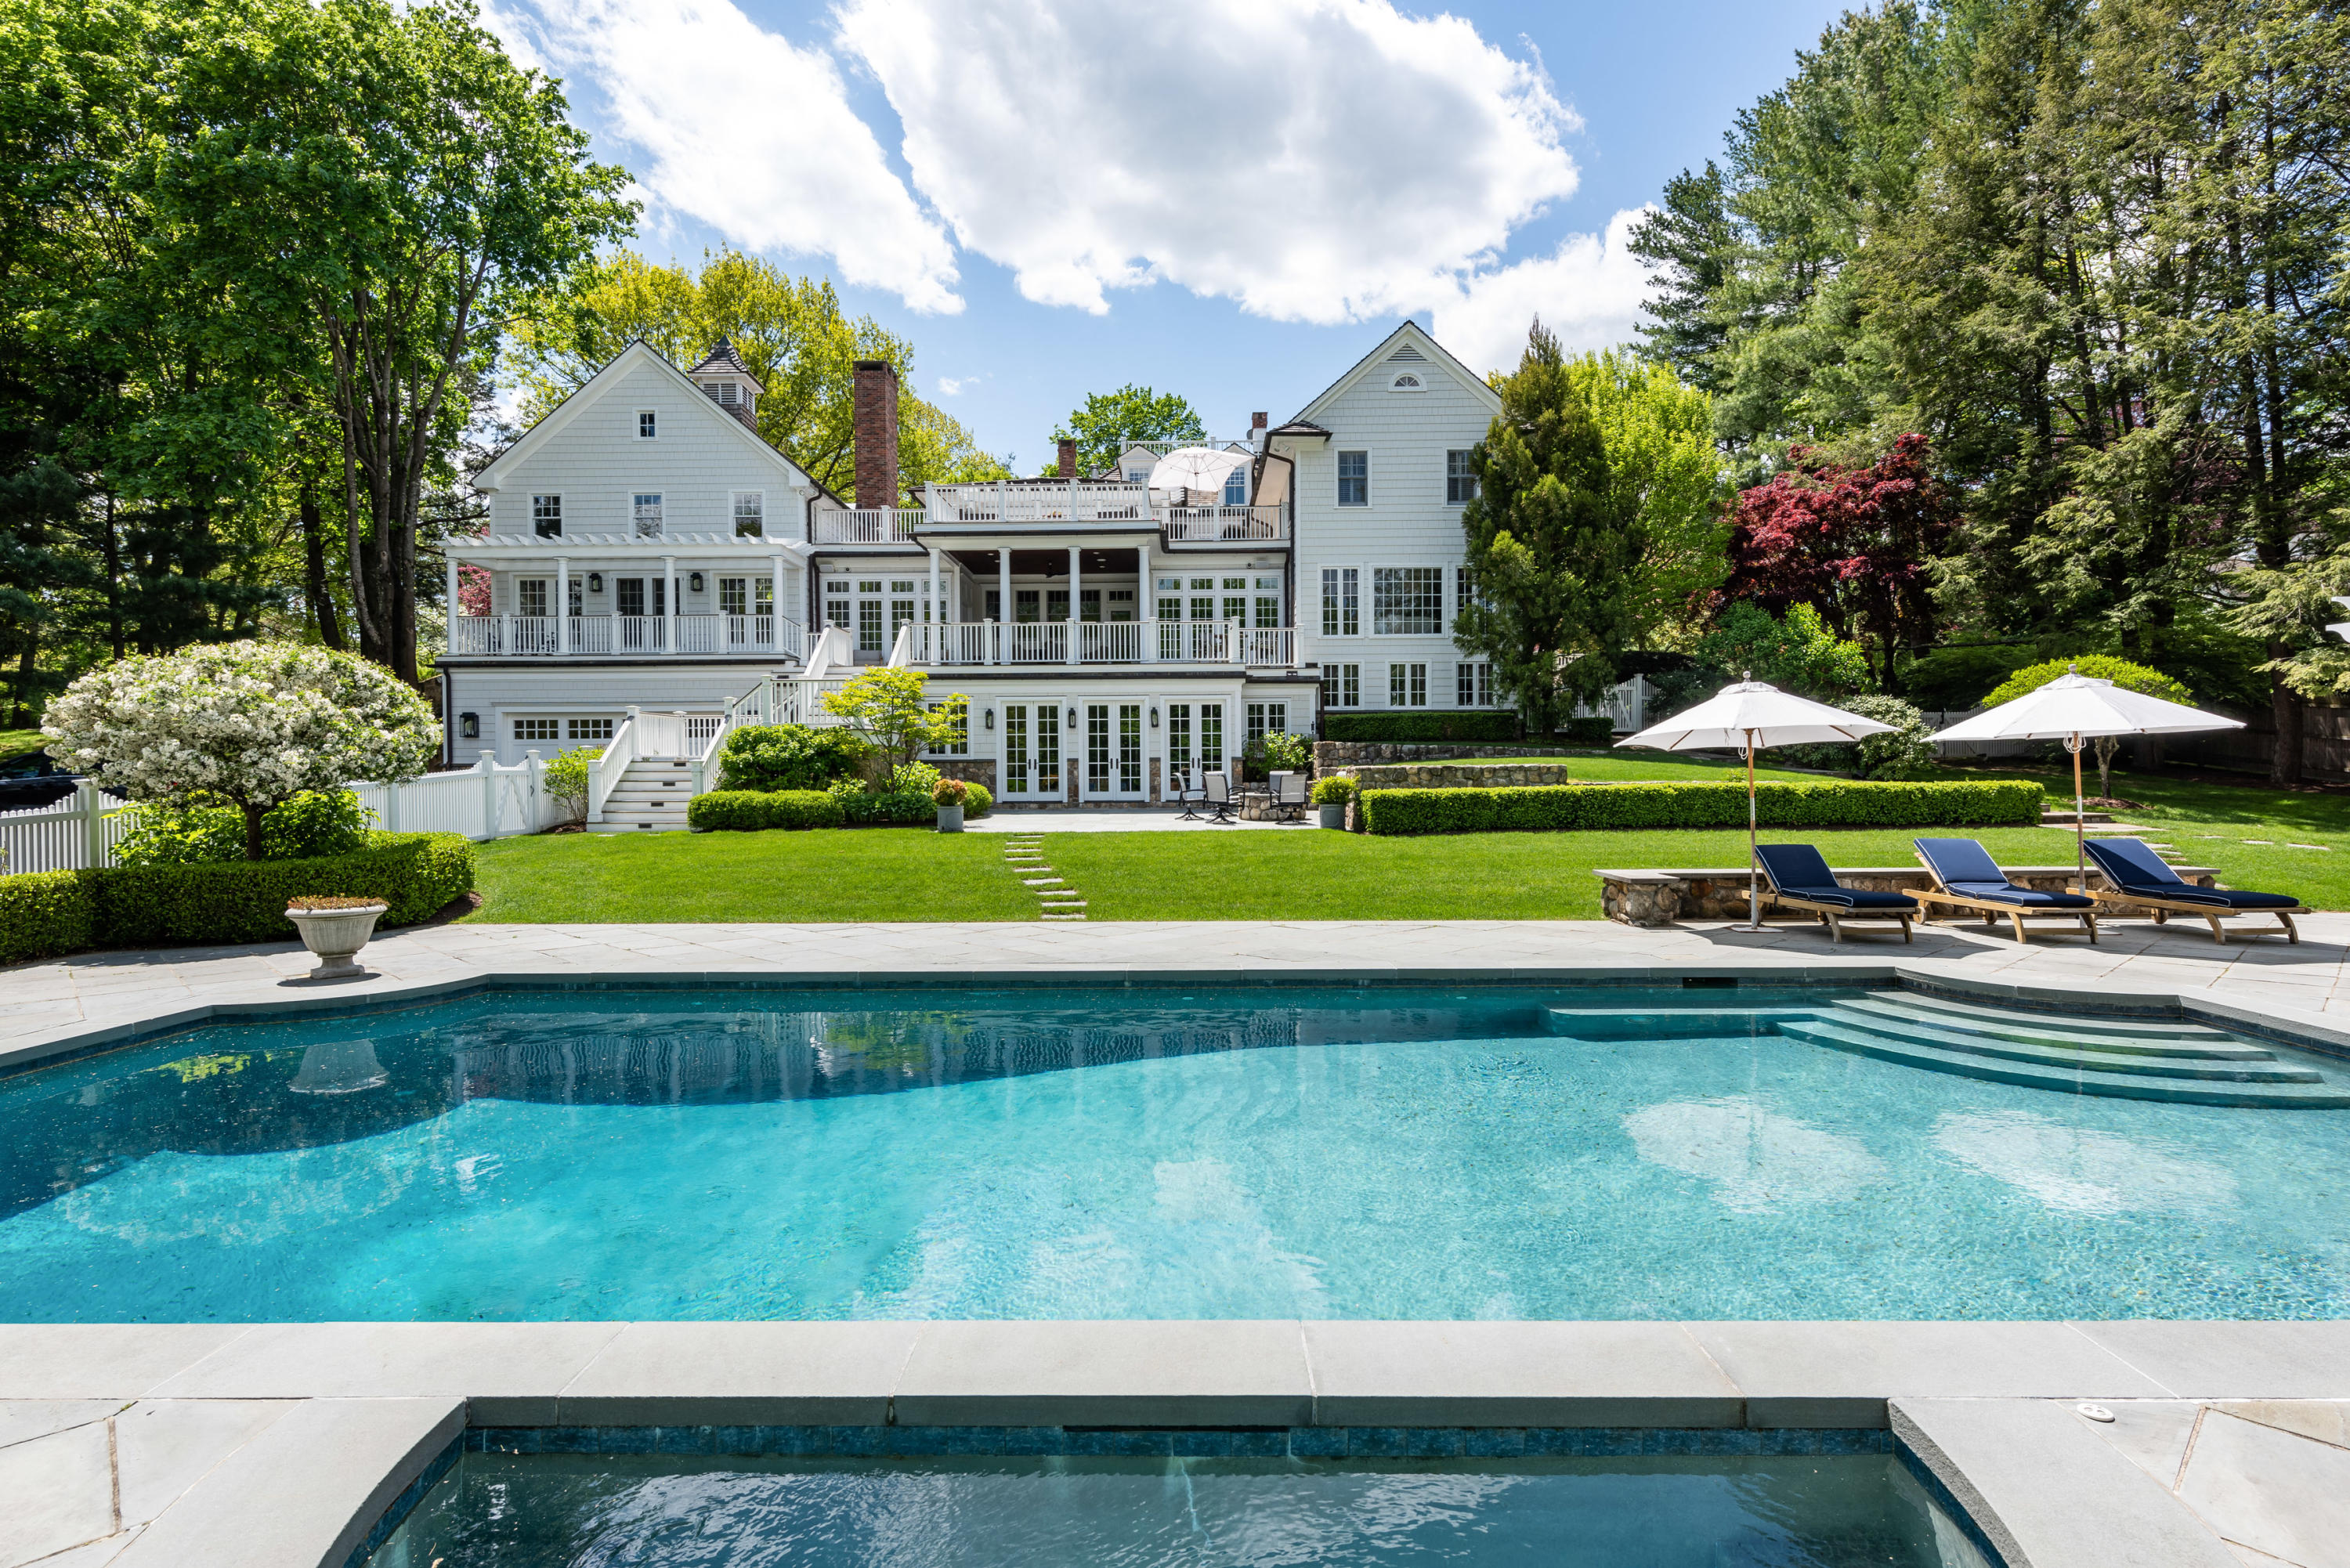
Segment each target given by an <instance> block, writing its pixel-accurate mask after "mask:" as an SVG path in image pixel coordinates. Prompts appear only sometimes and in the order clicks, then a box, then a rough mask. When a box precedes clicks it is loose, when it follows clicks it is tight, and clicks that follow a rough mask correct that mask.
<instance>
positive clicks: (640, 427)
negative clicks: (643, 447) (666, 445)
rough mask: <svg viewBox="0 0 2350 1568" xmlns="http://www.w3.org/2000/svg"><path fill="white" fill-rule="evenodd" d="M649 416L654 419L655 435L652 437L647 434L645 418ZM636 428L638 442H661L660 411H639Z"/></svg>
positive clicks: (637, 411)
mask: <svg viewBox="0 0 2350 1568" xmlns="http://www.w3.org/2000/svg"><path fill="white" fill-rule="evenodd" d="M649 414H650V416H651V417H652V421H653V433H652V434H650V435H647V434H645V417H646V416H647V415H649ZM635 428H636V439H637V440H639V441H659V440H660V410H659V409H639V410H636V427H635Z"/></svg>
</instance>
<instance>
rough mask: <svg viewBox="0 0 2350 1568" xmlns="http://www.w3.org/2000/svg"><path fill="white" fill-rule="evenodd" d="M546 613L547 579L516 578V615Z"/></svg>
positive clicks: (541, 614)
mask: <svg viewBox="0 0 2350 1568" xmlns="http://www.w3.org/2000/svg"><path fill="white" fill-rule="evenodd" d="M515 614H516V615H519V616H543V615H545V614H546V578H545V577H516V578H515ZM550 738H551V737H550Z"/></svg>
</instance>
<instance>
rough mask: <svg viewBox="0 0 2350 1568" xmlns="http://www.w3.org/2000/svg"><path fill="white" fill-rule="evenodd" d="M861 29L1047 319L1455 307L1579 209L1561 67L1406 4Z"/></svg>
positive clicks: (873, 65) (916, 139)
mask: <svg viewBox="0 0 2350 1568" xmlns="http://www.w3.org/2000/svg"><path fill="white" fill-rule="evenodd" d="M570 3H572V4H575V5H576V4H578V3H579V0H570ZM838 18H839V25H840V39H841V43H842V47H844V48H845V49H847V50H851V51H854V52H855V54H856V55H857V56H858V57H860V58H862V59H863V61H864V62H865V63H866V65H867V66H868V67H869V68H870V69H871V70H872V72H873V73H874V75H875V77H876V78H878V79H879V82H880V84H881V86H882V88H883V89H884V90H885V91H886V92H887V93H888V95H889V102H890V104H891V105H892V107H893V108H895V109H896V110H897V113H898V117H899V122H900V124H901V125H902V127H903V129H904V132H905V140H904V143H903V147H902V151H903V153H904V156H905V160H906V163H907V166H908V168H909V169H910V171H911V173H912V176H913V181H914V184H915V187H916V189H918V190H919V191H920V192H921V194H922V195H923V196H924V197H925V198H927V199H928V200H929V201H930V202H931V204H932V205H933V206H934V207H935V208H936V209H937V211H938V213H940V214H941V215H942V216H943V217H944V218H945V220H946V221H947V223H950V224H951V226H952V228H953V230H954V234H955V236H956V238H957V239H958V240H959V241H960V242H961V243H962V244H963V245H964V246H965V247H967V248H969V249H971V250H973V251H977V252H978V253H980V254H983V255H986V256H989V257H991V258H993V260H996V261H998V262H1001V263H1002V264H1003V265H1005V266H1007V267H1010V268H1011V269H1012V270H1013V272H1014V275H1015V277H1016V279H1017V282H1018V285H1019V288H1020V291H1021V292H1022V293H1023V294H1024V295H1025V296H1027V297H1029V298H1030V299H1033V300H1036V301H1039V302H1041V303H1044V304H1047V305H1066V306H1076V307H1078V308H1080V309H1085V310H1089V311H1094V312H1100V311H1103V310H1106V309H1107V303H1108V302H1107V293H1108V291H1109V290H1112V289H1118V288H1128V287H1135V286H1142V285H1145V284H1149V283H1152V282H1156V281H1159V280H1165V281H1167V282H1170V283H1172V284H1175V285H1177V286H1180V287H1183V288H1186V289H1190V290H1191V291H1193V292H1195V293H1198V294H1201V295H1211V296H1224V297H1229V298H1232V299H1234V300H1237V301H1238V302H1240V304H1241V305H1242V306H1243V307H1244V308H1246V309H1248V310H1251V311H1253V312H1256V313H1258V314H1261V315H1264V316H1269V317H1275V318H1278V319H1283V320H1297V321H1308V322H1319V323H1330V322H1340V321H1347V320H1351V319H1357V318H1360V317H1376V316H1383V315H1394V314H1399V313H1401V312H1403V311H1407V310H1412V309H1418V308H1422V307H1425V306H1430V305H1434V304H1440V303H1442V302H1444V301H1447V300H1450V299H1452V298H1455V297H1457V296H1459V295H1460V293H1461V287H1462V279H1463V277H1464V275H1468V274H1471V273H1472V272H1473V271H1474V270H1475V269H1476V268H1477V267H1478V266H1479V265H1491V260H1492V255H1493V254H1494V253H1496V252H1497V251H1498V250H1499V249H1500V248H1501V247H1502V246H1503V244H1506V242H1507V240H1508V238H1509V235H1510V232H1511V231H1512V230H1513V228H1515V227H1517V226H1518V225H1520V224H1522V223H1524V222H1525V221H1526V220H1528V219H1529V218H1531V217H1532V216H1533V215H1534V213H1536V212H1538V211H1539V210H1540V209H1541V208H1542V207H1543V206H1544V203H1546V202H1552V201H1555V200H1558V199H1561V198H1564V197H1565V196H1566V195H1568V194H1569V193H1571V192H1573V191H1574V189H1575V178H1576V176H1575V164H1574V161H1572V160H1571V159H1570V158H1569V157H1568V156H1567V153H1566V151H1565V148H1564V146H1563V145H1562V138H1563V137H1564V136H1565V134H1566V133H1567V132H1569V131H1571V130H1575V129H1576V127H1577V121H1576V120H1575V117H1574V114H1573V113H1572V111H1571V110H1569V109H1567V108H1566V107H1565V105H1563V104H1562V103H1560V102H1559V100H1558V99H1557V97H1556V96H1555V94H1554V93H1553V91H1552V90H1551V87H1550V83H1549V80H1548V78H1546V77H1544V75H1543V73H1542V72H1541V70H1540V69H1539V68H1538V67H1535V66H1532V65H1528V64H1526V63H1524V62H1523V61H1520V60H1516V59H1513V58H1512V57H1509V56H1508V55H1505V54H1503V52H1502V51H1501V50H1499V49H1497V48H1495V47H1492V45H1490V44H1488V43H1486V42H1485V41H1484V40H1483V39H1482V38H1481V37H1480V36H1478V34H1477V31H1476V29H1475V28H1474V27H1473V26H1471V24H1469V23H1468V22H1466V21H1463V20H1461V19H1460V18H1458V17H1454V16H1432V17H1415V16H1404V15H1402V14H1401V13H1399V12H1398V11H1397V10H1396V9H1395V7H1394V5H1391V4H1389V3H1388V0H1292V3H1289V4H1276V3H1271V0H1181V3H1171V0H986V3H980V0H843V5H842V7H841V9H840V11H839V13H838ZM696 53H697V54H698V55H701V54H704V53H705V51H702V50H699V49H697V50H696ZM772 96H774V97H775V98H776V99H779V100H781V101H786V102H788V101H790V99H788V98H786V97H785V95H782V94H775V95H772Z"/></svg>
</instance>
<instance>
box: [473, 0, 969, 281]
mask: <svg viewBox="0 0 2350 1568" xmlns="http://www.w3.org/2000/svg"><path fill="white" fill-rule="evenodd" d="M484 20H485V21H487V22H489V23H490V24H491V25H492V26H495V27H497V29H498V30H499V32H500V33H501V34H502V35H503V36H504V37H505V38H506V39H507V40H508V43H509V46H510V47H515V50H516V53H517V54H518V55H520V56H523V57H527V58H530V59H533V60H536V61H539V62H543V63H544V64H545V66H546V67H547V68H549V69H552V70H555V71H557V72H559V73H563V74H566V75H582V76H585V77H586V78H587V79H588V80H589V81H590V82H591V83H592V84H593V85H594V87H595V88H597V90H598V92H599V93H600V94H601V95H602V97H603V99H604V100H605V112H604V113H603V114H602V115H601V116H599V117H598V119H600V124H599V129H600V130H603V131H604V132H606V133H607V134H608V135H609V136H611V137H612V138H614V139H616V140H619V141H622V142H626V143H628V144H629V146H630V147H631V148H632V149H635V150H638V151H641V152H642V154H643V157H642V158H641V159H639V158H631V159H629V162H630V163H631V164H632V166H634V167H635V168H636V171H637V178H638V182H639V186H640V188H641V190H642V191H643V192H644V193H645V194H646V195H648V196H650V198H651V199H652V200H653V201H654V202H658V203H660V204H662V205H665V206H667V207H670V208H671V209H674V210H675V211H677V212H680V213H687V214H690V215H691V216H692V217H695V218H698V219H700V220H701V221H702V222H703V223H707V224H709V225H710V226H711V227H712V228H714V229H716V230H717V231H718V232H719V233H721V234H724V235H725V236H726V237H727V239H728V240H730V241H732V242H733V244H738V245H741V246H743V247H744V248H745V249H748V250H756V251H770V252H772V251H782V252H788V253H792V254H799V255H805V256H823V257H827V258H829V259H830V261H831V262H832V264H833V266H834V267H835V268H836V269H837V272H838V274H839V275H840V277H841V278H842V279H843V280H845V281H847V282H848V283H851V284H858V285H864V286H870V287H876V288H883V289H888V290H889V291H890V292H891V293H894V294H896V295H897V296H899V297H900V298H902V299H903V300H905V302H906V303H907V304H908V305H909V306H912V307H913V308H915V309H917V310H928V311H943V312H948V313H952V312H956V311H960V310H961V309H962V297H961V296H958V295H957V294H956V293H955V290H954V285H955V282H956V270H955V258H954V246H953V244H952V242H951V240H950V239H949V238H948V237H947V234H946V233H945V231H944V230H943V229H942V228H941V226H940V224H939V223H938V222H937V220H936V219H934V218H933V217H931V215H930V214H929V213H925V212H923V211H922V209H921V206H920V203H918V202H916V201H915V200H914V198H913V195H912V194H911V193H910V192H909V191H908V190H907V189H906V186H905V183H904V182H902V181H901V180H899V178H898V176H897V175H896V173H895V172H894V171H891V169H890V168H889V161H888V159H887V158H886V157H885V156H884V154H883V152H882V151H881V144H880V142H879V140H876V139H875V137H874V135H873V132H872V130H870V129H869V128H868V126H867V125H866V124H865V122H864V121H863V120H861V119H858V117H857V113H856V111H855V110H854V109H852V108H850V106H849V102H848V94H847V87H846V84H845V83H844V82H843V81H842V79H841V76H840V71H839V67H837V65H836V63H835V62H834V60H833V58H832V57H831V56H830V55H829V54H827V53H826V52H825V51H824V50H823V49H821V48H801V47H796V46H795V45H794V44H792V43H791V42H790V40H788V39H786V38H784V37H782V36H778V35H776V34H775V33H771V32H767V31H765V30H764V29H763V28H761V27H760V26H757V25H756V24H754V22H753V21H752V20H751V19H750V18H749V17H748V16H744V15H743V13H742V12H741V11H740V10H738V9H737V8H736V7H735V6H734V5H732V4H731V3H730V0H508V9H506V10H504V11H498V10H492V11H490V12H489V13H487V14H486V15H485V16H484Z"/></svg>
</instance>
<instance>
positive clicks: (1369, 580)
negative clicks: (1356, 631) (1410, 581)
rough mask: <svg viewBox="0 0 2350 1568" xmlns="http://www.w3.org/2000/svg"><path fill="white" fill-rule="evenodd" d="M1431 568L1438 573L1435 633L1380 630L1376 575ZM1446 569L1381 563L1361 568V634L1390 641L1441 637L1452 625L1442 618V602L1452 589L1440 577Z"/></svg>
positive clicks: (1426, 564)
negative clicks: (1385, 572)
mask: <svg viewBox="0 0 2350 1568" xmlns="http://www.w3.org/2000/svg"><path fill="white" fill-rule="evenodd" d="M1431 566H1434V567H1435V569H1436V572H1437V574H1438V576H1437V579H1436V629H1435V630H1434V631H1381V630H1379V629H1378V625H1379V617H1378V604H1379V579H1378V574H1379V573H1380V572H1383V571H1387V572H1400V571H1422V572H1424V571H1427V570H1428V569H1429V568H1430V567H1431ZM1447 570H1448V568H1447V567H1445V566H1440V565H1438V564H1437V563H1435V562H1432V561H1381V562H1379V563H1378V565H1376V566H1365V567H1363V568H1362V573H1363V588H1362V593H1363V635H1364V636H1365V637H1375V638H1381V639H1386V640H1388V641H1390V642H1394V641H1402V640H1408V639H1411V638H1415V637H1442V636H1444V635H1445V628H1446V627H1447V626H1448V625H1450V624H1451V623H1450V622H1448V621H1447V620H1446V619H1445V618H1444V605H1445V599H1446V597H1447V595H1448V594H1449V593H1450V592H1451V584H1449V583H1447V582H1446V581H1445V579H1444V576H1443V574H1444V573H1445V572H1446V571H1447Z"/></svg>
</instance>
